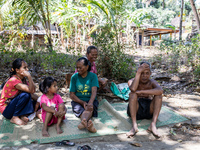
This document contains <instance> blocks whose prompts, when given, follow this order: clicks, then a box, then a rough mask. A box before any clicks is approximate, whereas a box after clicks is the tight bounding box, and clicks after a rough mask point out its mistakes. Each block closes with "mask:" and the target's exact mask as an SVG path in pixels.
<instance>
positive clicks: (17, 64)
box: [0, 58, 25, 89]
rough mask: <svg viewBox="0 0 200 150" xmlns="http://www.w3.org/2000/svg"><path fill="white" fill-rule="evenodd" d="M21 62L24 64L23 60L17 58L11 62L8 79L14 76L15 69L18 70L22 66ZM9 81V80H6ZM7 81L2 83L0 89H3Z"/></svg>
mask: <svg viewBox="0 0 200 150" xmlns="http://www.w3.org/2000/svg"><path fill="white" fill-rule="evenodd" d="M22 62H25V61H24V60H23V59H21V58H17V59H15V60H14V61H13V63H12V68H11V70H10V78H11V77H12V76H13V75H15V74H16V69H20V68H21V66H22ZM8 79H9V78H8ZM8 79H6V81H5V82H3V83H2V84H1V85H0V89H3V87H4V85H5V83H6V82H7V81H8Z"/></svg>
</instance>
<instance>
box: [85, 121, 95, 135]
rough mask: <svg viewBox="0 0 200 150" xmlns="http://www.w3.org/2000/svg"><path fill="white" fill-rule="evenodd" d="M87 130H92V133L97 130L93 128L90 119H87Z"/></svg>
mask: <svg viewBox="0 0 200 150" xmlns="http://www.w3.org/2000/svg"><path fill="white" fill-rule="evenodd" d="M87 129H88V131H90V132H92V133H96V132H97V130H96V129H95V127H94V126H93V123H92V120H89V121H88V126H87Z"/></svg>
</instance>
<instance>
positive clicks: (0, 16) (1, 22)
mask: <svg viewBox="0 0 200 150" xmlns="http://www.w3.org/2000/svg"><path fill="white" fill-rule="evenodd" d="M0 31H3V19H2V15H1V13H0Z"/></svg>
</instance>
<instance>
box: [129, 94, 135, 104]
mask: <svg viewBox="0 0 200 150" xmlns="http://www.w3.org/2000/svg"><path fill="white" fill-rule="evenodd" d="M130 101H137V94H136V93H133V92H131V93H130V94H129V102H130Z"/></svg>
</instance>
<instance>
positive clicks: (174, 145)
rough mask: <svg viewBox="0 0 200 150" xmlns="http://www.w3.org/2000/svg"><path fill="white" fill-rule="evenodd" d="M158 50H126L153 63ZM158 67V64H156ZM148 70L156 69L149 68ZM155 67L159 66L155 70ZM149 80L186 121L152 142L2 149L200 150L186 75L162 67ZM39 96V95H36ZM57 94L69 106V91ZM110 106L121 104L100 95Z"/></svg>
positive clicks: (193, 95) (195, 105) (195, 97)
mask: <svg viewBox="0 0 200 150" xmlns="http://www.w3.org/2000/svg"><path fill="white" fill-rule="evenodd" d="M159 53H160V52H159V51H155V50H154V51H152V49H144V50H141V49H138V50H137V52H136V53H135V51H134V52H133V51H129V52H127V54H130V55H131V54H133V55H134V58H135V61H136V62H139V61H141V60H147V61H150V62H151V63H153V62H154V59H152V58H153V56H155V55H157V54H159ZM157 66H158V65H157ZM152 68H156V67H155V66H153V67H152ZM158 68H159V67H158ZM152 78H154V79H156V80H157V81H158V82H159V83H160V85H161V86H162V87H163V89H164V94H163V105H164V106H167V107H169V108H171V109H172V110H174V111H176V112H177V113H179V114H181V115H183V116H185V117H187V118H188V119H189V120H188V121H186V122H183V123H178V124H172V125H167V126H163V127H159V128H158V131H159V132H160V133H161V135H162V137H161V138H159V139H156V138H155V137H154V136H153V135H151V134H149V133H147V132H146V131H142V132H139V133H138V134H136V135H135V136H134V137H133V138H127V137H126V135H125V134H119V135H108V136H101V137H93V138H85V139H76V140H71V141H73V142H75V143H76V145H75V146H73V147H68V146H61V147H57V146H55V143H49V144H37V143H33V144H30V145H27V146H15V147H4V148H2V150H41V149H44V150H54V149H56V150H57V149H59V150H65V149H70V150H76V149H77V147H78V146H81V145H86V144H87V145H89V146H90V147H91V148H92V149H94V150H107V149H109V150H128V149H136V150H137V149H141V150H147V149H148V150H165V149H166V150H167V149H170V150H182V149H183V150H195V149H196V150H197V149H200V93H199V92H197V91H195V89H196V87H195V86H193V82H192V81H191V80H190V76H187V73H186V74H185V76H184V75H181V76H180V75H179V74H169V73H167V71H166V70H165V69H163V67H160V68H159V69H157V68H156V69H153V70H152ZM39 94H40V93H39ZM59 94H60V95H61V96H62V97H63V99H64V100H65V102H66V103H67V104H68V103H70V101H71V100H70V99H69V91H68V89H66V88H61V89H60V90H59ZM101 97H102V98H106V99H107V100H108V101H109V102H110V103H115V102H123V100H121V99H120V98H116V97H110V96H102V95H101Z"/></svg>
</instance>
